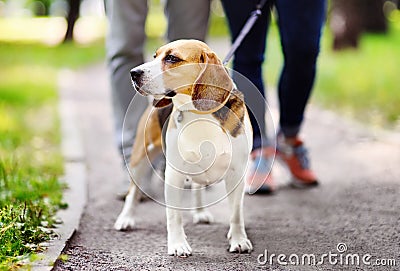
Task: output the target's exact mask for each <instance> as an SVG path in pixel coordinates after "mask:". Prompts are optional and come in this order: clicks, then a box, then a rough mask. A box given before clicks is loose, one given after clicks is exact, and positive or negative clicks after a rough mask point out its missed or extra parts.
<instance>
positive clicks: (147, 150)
mask: <svg viewBox="0 0 400 271" xmlns="http://www.w3.org/2000/svg"><path fill="white" fill-rule="evenodd" d="M157 125H158V119H157V114H156V112H155V111H154V110H152V109H151V108H150V107H149V108H148V109H147V110H146V111H145V112H144V114H143V116H142V117H141V118H140V121H139V124H138V128H137V132H136V139H135V143H134V145H133V149H132V155H131V160H130V162H129V168H130V177H131V186H130V188H129V192H128V195H127V196H126V198H125V204H124V207H123V209H122V211H121V213H120V215H119V216H118V218H117V220H116V222H115V224H114V228H115V229H116V230H127V229H132V228H133V227H134V226H135V216H134V211H135V208H136V205H137V203H138V202H139V199H140V197H141V195H142V192H141V189H142V186H143V181H145V180H144V178H145V177H146V176H147V175H148V173H149V171H150V170H151V169H152V167H151V162H152V161H153V160H154V159H155V158H156V157H157V155H158V154H160V152H161V129H160V128H159V127H158V126H157ZM150 146H151V147H150Z"/></svg>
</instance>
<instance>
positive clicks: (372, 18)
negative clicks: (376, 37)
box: [362, 0, 387, 33]
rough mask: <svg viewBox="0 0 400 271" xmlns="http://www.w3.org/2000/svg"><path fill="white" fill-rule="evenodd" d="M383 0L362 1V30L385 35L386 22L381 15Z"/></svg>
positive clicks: (383, 15)
mask: <svg viewBox="0 0 400 271" xmlns="http://www.w3.org/2000/svg"><path fill="white" fill-rule="evenodd" d="M384 3H385V0H364V1H362V4H363V7H362V11H363V14H362V15H363V23H364V30H365V31H367V32H374V33H386V31H387V21H386V17H385V14H384V13H383V4H384Z"/></svg>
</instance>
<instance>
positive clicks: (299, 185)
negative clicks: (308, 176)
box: [290, 176, 319, 189]
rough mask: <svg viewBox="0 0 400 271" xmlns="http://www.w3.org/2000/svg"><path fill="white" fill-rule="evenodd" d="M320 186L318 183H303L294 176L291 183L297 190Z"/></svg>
mask: <svg viewBox="0 0 400 271" xmlns="http://www.w3.org/2000/svg"><path fill="white" fill-rule="evenodd" d="M318 185H319V182H318V181H314V182H310V183H305V182H304V181H301V180H299V179H297V178H295V177H293V176H292V180H291V182H290V186H291V187H293V188H297V189H307V188H313V187H317V186H318Z"/></svg>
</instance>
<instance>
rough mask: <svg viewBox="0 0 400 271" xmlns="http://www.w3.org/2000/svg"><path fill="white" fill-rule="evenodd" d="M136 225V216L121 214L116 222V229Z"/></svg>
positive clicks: (125, 228)
mask: <svg viewBox="0 0 400 271" xmlns="http://www.w3.org/2000/svg"><path fill="white" fill-rule="evenodd" d="M134 227H135V218H134V217H133V216H132V215H127V214H120V215H119V216H118V218H117V221H115V223H114V229H116V230H118V231H123V230H129V229H133V228H134Z"/></svg>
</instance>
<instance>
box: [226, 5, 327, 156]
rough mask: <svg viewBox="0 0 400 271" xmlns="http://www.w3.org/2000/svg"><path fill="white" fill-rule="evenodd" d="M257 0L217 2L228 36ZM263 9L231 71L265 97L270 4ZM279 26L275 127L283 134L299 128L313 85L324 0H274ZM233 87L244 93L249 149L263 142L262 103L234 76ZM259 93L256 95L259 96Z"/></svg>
mask: <svg viewBox="0 0 400 271" xmlns="http://www.w3.org/2000/svg"><path fill="white" fill-rule="evenodd" d="M258 2H259V0H245V1H244V0H222V3H223V6H224V9H225V13H226V15H227V18H228V23H229V27H230V31H231V35H232V40H234V39H235V38H236V36H237V35H238V34H239V32H240V30H241V28H242V27H243V25H244V23H245V22H246V20H247V18H248V17H249V15H250V13H251V11H252V10H254V9H255V6H256V5H257V4H258ZM270 2H271V0H269V1H268V2H267V5H265V6H264V8H263V13H262V16H261V17H260V18H259V19H258V21H257V22H256V23H255V25H254V27H253V28H252V29H251V30H250V32H249V34H248V35H247V36H246V38H245V39H244V40H243V42H242V44H241V45H240V46H239V48H238V49H237V51H236V53H235V58H234V60H233V69H234V70H235V71H237V72H238V73H240V74H242V75H243V76H244V77H247V78H248V79H249V80H250V81H251V82H252V83H253V84H254V86H255V87H256V88H257V89H258V91H259V92H260V93H261V94H262V96H264V84H263V79H262V63H263V61H264V52H265V46H266V37H267V32H268V26H269V22H270V6H268V4H269V3H270ZM274 3H275V7H276V10H277V13H278V25H279V31H280V36H281V45H282V51H283V55H284V65H283V69H282V73H281V76H280V80H279V86H278V94H279V105H280V120H279V125H280V130H281V131H282V132H283V134H284V135H285V136H286V137H293V136H296V135H297V134H298V133H299V131H300V126H301V123H302V121H303V116H304V110H305V107H306V104H307V101H308V99H309V96H310V93H311V89H312V86H313V83H314V78H315V71H316V61H317V56H318V53H319V46H320V37H321V29H322V26H323V23H324V20H325V9H326V0H275V1H274ZM233 78H234V80H235V82H236V84H237V85H238V88H239V89H240V90H241V91H242V92H243V93H244V94H245V97H246V103H247V105H248V108H249V111H251V112H252V113H251V114H250V118H251V121H252V125H253V132H254V147H253V148H254V149H255V148H259V147H261V146H262V144H263V143H262V139H263V138H264V139H265V138H266V134H265V120H264V114H265V102H264V101H260V100H261V99H259V98H258V99H257V95H256V94H254V91H255V89H254V87H249V84H248V83H247V84H246V82H245V81H246V80H244V78H242V77H241V76H238V75H235V74H234V75H233ZM258 96H259V95H258Z"/></svg>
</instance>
